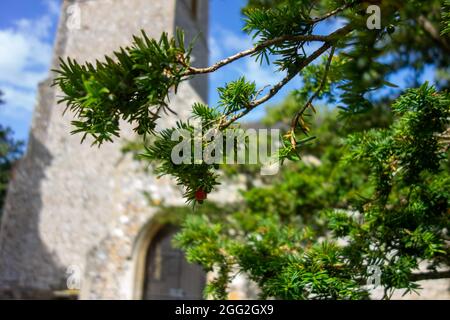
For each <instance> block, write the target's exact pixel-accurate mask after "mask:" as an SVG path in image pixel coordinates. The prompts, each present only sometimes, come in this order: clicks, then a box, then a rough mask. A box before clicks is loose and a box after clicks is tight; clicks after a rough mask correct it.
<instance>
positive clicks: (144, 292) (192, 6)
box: [0, 0, 208, 299]
mask: <svg viewBox="0 0 450 320" xmlns="http://www.w3.org/2000/svg"><path fill="white" fill-rule="evenodd" d="M176 27H181V28H182V29H184V30H185V31H186V33H187V35H188V38H193V37H195V36H198V37H197V40H196V45H195V49H194V52H193V57H194V59H195V61H194V65H196V66H206V65H207V64H208V43H207V34H208V0H151V1H149V0H65V1H63V2H62V7H61V18H60V22H59V27H58V34H57V38H56V43H55V52H54V59H53V62H52V69H55V68H58V65H59V62H58V58H59V57H71V58H74V59H76V60H77V61H79V62H84V61H95V59H100V60H101V59H102V58H103V57H104V55H105V54H111V53H112V52H113V51H114V50H117V49H118V48H119V47H121V46H127V45H128V44H130V43H131V40H132V35H138V34H140V30H141V29H143V30H145V32H146V33H147V34H148V35H149V36H150V37H154V38H159V36H160V34H161V33H162V32H163V31H167V32H169V34H173V33H174V31H175V28H176ZM53 76H54V74H53V73H50V74H49V79H48V80H46V81H44V82H43V83H41V84H40V86H39V97H38V102H37V105H36V108H35V111H34V116H33V123H32V128H31V132H30V136H29V142H28V148H27V153H26V155H25V156H24V158H23V159H22V160H21V161H20V163H19V164H18V165H17V167H16V169H15V170H14V173H13V178H12V182H11V184H10V187H9V191H8V196H7V200H6V205H5V208H4V215H3V218H2V225H1V229H0V297H6V298H7V297H14V298H51V297H55V294H56V295H57V294H58V292H64V291H67V288H69V289H74V290H72V292H74V293H75V294H76V296H77V297H79V298H81V299H142V298H148V299H165V298H183V299H196V298H201V293H202V289H203V286H204V282H205V275H204V274H203V273H202V272H201V270H199V268H198V267H197V266H192V265H189V264H187V263H186V262H185V261H184V256H183V254H182V253H181V252H180V251H177V250H174V249H173V248H171V244H170V237H171V236H172V235H173V233H174V228H173V227H172V226H167V225H166V226H164V225H160V224H159V223H158V222H157V219H155V212H156V209H155V208H152V206H151V205H149V200H148V199H147V197H146V196H145V195H144V192H148V193H149V195H150V197H151V198H152V199H153V200H154V201H158V202H164V203H166V204H170V205H175V204H183V203H184V200H183V199H182V197H181V190H179V188H178V187H176V186H175V185H174V183H173V182H172V181H171V180H170V178H161V179H156V177H155V176H153V175H152V174H151V173H148V172H144V170H143V169H142V165H141V164H140V163H139V162H137V161H135V160H134V159H133V157H132V156H131V155H130V154H124V153H123V152H122V148H123V146H124V144H125V143H126V142H127V141H132V140H133V139H135V138H136V137H135V136H134V135H133V133H132V130H131V129H130V128H127V127H126V126H125V129H124V132H125V133H124V134H123V136H122V137H121V138H120V139H117V141H116V142H115V143H110V144H104V145H103V146H102V147H101V148H99V149H97V148H96V147H94V148H93V147H91V146H90V143H89V142H87V143H84V144H80V136H79V135H74V136H72V135H70V131H71V130H72V128H71V125H70V121H71V120H72V118H73V115H72V114H70V113H69V112H68V113H66V114H65V115H64V116H63V115H62V112H63V110H64V109H65V108H64V106H63V105H58V103H57V101H58V100H59V97H60V96H61V92H59V91H58V89H57V88H56V87H51V86H50V85H51V82H52V77H53ZM207 93H208V83H207V78H206V77H199V78H196V79H194V80H191V81H189V82H185V83H183V84H182V85H181V86H180V88H179V92H178V94H177V95H176V96H174V97H173V98H172V99H171V103H172V105H171V108H172V109H174V110H176V112H177V114H178V117H185V116H187V114H189V111H190V106H191V105H192V103H194V102H196V101H205V102H206V100H207ZM175 120H176V118H175V116H173V115H171V116H170V117H167V118H165V119H162V121H166V122H174V121H175ZM78 289H79V290H78Z"/></svg>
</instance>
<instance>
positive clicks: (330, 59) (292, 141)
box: [291, 47, 336, 148]
mask: <svg viewBox="0 0 450 320" xmlns="http://www.w3.org/2000/svg"><path fill="white" fill-rule="evenodd" d="M335 49H336V47H332V48H331V52H330V56H329V57H328V61H327V64H326V66H325V72H324V75H323V78H322V81H321V82H320V86H319V88H318V89H317V90H316V92H314V94H313V95H312V96H311V97H310V98H309V99H308V101H307V102H306V104H305V105H304V106H303V108H302V109H300V110H299V111H298V112H297V113H296V115H295V117H294V118H293V119H292V123H291V133H292V135H291V143H292V146H293V147H294V148H295V146H296V145H297V142H296V140H295V134H294V131H295V128H296V126H297V124H298V121H299V120H300V117H301V116H302V115H303V113H304V112H305V111H306V109H308V108H309V107H312V102H313V101H314V99H316V98H317V97H318V96H319V94H320V92H321V91H322V89H323V87H324V85H325V82H326V81H327V78H328V72H329V71H330V67H331V62H332V60H333V56H334V51H335Z"/></svg>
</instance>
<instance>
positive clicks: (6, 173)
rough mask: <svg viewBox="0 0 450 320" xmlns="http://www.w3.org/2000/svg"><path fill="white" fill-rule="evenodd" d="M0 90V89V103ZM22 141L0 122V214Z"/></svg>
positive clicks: (21, 148)
mask: <svg viewBox="0 0 450 320" xmlns="http://www.w3.org/2000/svg"><path fill="white" fill-rule="evenodd" d="M1 96H2V92H1V91H0V104H2V103H3V101H2V100H1ZM22 150H23V142H21V141H17V140H15V139H14V138H13V132H12V130H11V129H10V128H8V127H4V126H2V125H1V124H0V216H1V212H2V209H3V204H4V200H5V197H6V191H7V190H8V182H9V179H10V175H11V169H12V166H13V164H14V162H15V161H17V159H19V158H20V157H21V155H22Z"/></svg>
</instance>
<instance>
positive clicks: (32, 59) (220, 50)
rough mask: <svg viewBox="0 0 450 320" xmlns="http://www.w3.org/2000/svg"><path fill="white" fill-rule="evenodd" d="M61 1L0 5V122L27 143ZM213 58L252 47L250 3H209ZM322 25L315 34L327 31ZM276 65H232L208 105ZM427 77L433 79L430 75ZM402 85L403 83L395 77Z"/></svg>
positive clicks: (268, 74) (213, 80)
mask: <svg viewBox="0 0 450 320" xmlns="http://www.w3.org/2000/svg"><path fill="white" fill-rule="evenodd" d="M59 3H60V0H1V1H0V90H2V91H3V93H4V96H3V100H5V102H6V103H5V104H4V105H2V106H1V107H0V123H2V124H3V125H7V126H10V127H12V129H13V130H14V132H15V136H16V137H17V138H19V139H23V140H26V139H27V137H28V130H29V126H30V122H31V116H32V111H33V108H34V105H35V99H36V91H37V84H38V83H39V82H40V81H42V80H44V79H45V78H46V77H47V75H48V69H49V63H50V60H51V57H52V48H53V41H54V38H55V34H56V26H57V22H58V15H59ZM210 3H211V5H210V35H209V41H210V59H211V62H212V61H216V60H218V59H221V58H224V57H226V56H229V55H231V54H234V53H236V52H237V51H241V50H244V49H247V48H249V47H251V46H252V43H251V39H250V37H248V36H247V35H246V34H244V33H243V32H242V31H241V30H242V26H243V21H242V17H241V15H240V9H241V8H242V6H243V5H244V4H245V3H246V0H210ZM329 29H330V26H328V27H327V26H322V27H321V28H319V30H317V33H324V32H327V31H329ZM274 71H275V69H274V67H272V66H266V65H264V66H262V67H261V66H260V65H259V64H258V63H256V62H255V61H254V60H253V59H251V58H246V59H242V60H240V61H238V62H236V63H233V64H231V65H228V66H226V67H224V68H223V69H220V70H219V71H218V72H216V73H214V74H212V75H211V77H210V95H209V96H210V98H209V102H210V104H212V105H214V104H215V102H217V91H216V88H217V87H218V86H222V85H223V84H224V83H226V82H228V81H231V80H234V79H236V78H237V77H239V76H241V75H245V76H246V78H247V79H249V80H252V81H255V82H256V84H257V85H258V86H259V87H263V86H265V85H267V84H273V83H276V82H278V81H279V80H280V79H281V78H282V77H283V74H279V73H276V72H274ZM426 78H432V73H431V72H428V73H427V76H426ZM394 81H395V83H398V81H400V79H394ZM299 85H300V81H299V80H294V81H293V82H292V83H290V84H289V85H288V86H286V88H284V89H283V90H282V91H281V92H280V93H279V94H278V95H277V96H276V97H275V98H274V99H273V100H272V101H271V102H270V103H276V102H278V101H280V100H282V99H283V97H284V96H285V95H286V94H287V92H289V91H290V90H291V89H292V88H294V87H298V86H299ZM263 115H264V108H263V107H262V108H261V107H260V108H259V109H257V110H255V111H254V112H253V113H251V114H250V115H249V116H247V118H246V120H256V119H258V118H260V117H261V116H263Z"/></svg>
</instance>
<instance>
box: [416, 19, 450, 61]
mask: <svg viewBox="0 0 450 320" xmlns="http://www.w3.org/2000/svg"><path fill="white" fill-rule="evenodd" d="M417 22H418V23H419V25H420V26H421V27H422V29H423V30H425V31H426V32H427V33H428V34H429V35H430V36H431V38H432V39H433V40H434V41H435V42H436V43H437V44H438V45H439V46H440V47H442V49H444V50H445V51H447V53H450V43H449V42H448V41H447V40H446V39H445V38H443V37H442V36H441V33H440V31H439V29H436V27H435V26H434V25H433V23H431V21H430V20H428V19H427V18H426V17H425V16H424V15H420V16H419V18H418V19H417Z"/></svg>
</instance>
